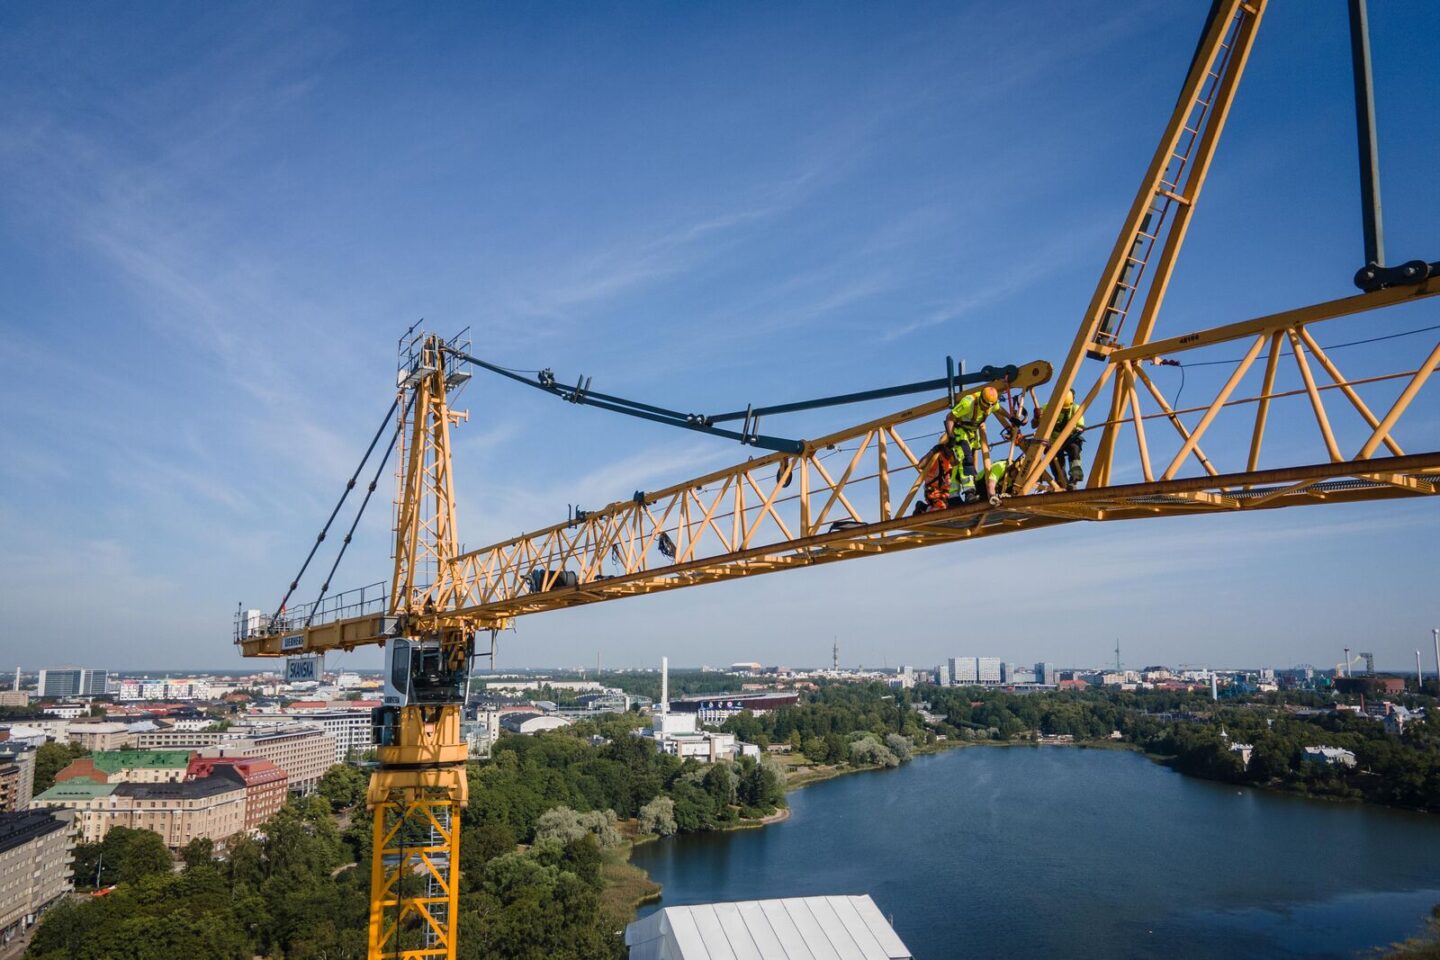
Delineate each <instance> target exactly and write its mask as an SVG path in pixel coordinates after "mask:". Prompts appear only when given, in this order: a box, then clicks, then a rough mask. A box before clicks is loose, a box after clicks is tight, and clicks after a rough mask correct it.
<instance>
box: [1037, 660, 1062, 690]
mask: <svg viewBox="0 0 1440 960" xmlns="http://www.w3.org/2000/svg"><path fill="white" fill-rule="evenodd" d="M1035 682H1036V683H1043V684H1045V686H1047V687H1053V686H1055V684H1057V683H1059V682H1060V676H1059V673H1058V671H1056V669H1055V664H1053V663H1049V662H1046V661H1041V662H1039V663H1037V664H1035Z"/></svg>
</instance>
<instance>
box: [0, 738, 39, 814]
mask: <svg viewBox="0 0 1440 960" xmlns="http://www.w3.org/2000/svg"><path fill="white" fill-rule="evenodd" d="M34 793H35V750H34V748H33V747H31V746H30V744H28V743H24V742H19V743H14V744H10V743H6V744H0V811H15V810H24V809H25V808H26V807H27V806H29V805H30V797H31V796H32V795H33V794H34Z"/></svg>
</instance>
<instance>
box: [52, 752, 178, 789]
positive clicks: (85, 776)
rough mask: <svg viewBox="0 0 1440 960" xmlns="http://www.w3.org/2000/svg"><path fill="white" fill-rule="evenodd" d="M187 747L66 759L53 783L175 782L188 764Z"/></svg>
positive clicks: (99, 754) (97, 754)
mask: <svg viewBox="0 0 1440 960" xmlns="http://www.w3.org/2000/svg"><path fill="white" fill-rule="evenodd" d="M190 756H191V754H190V751H188V750H111V751H106V752H103V753H95V754H91V755H90V756H88V757H79V758H77V759H75V760H72V761H70V763H69V765H67V766H66V767H65V768H64V769H63V770H61V771H60V772H59V773H57V774H55V782H56V783H65V782H66V781H69V780H89V781H91V782H93V783H178V782H180V781H181V780H184V779H185V775H186V771H187V768H188V767H189V764H190Z"/></svg>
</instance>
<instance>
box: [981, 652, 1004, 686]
mask: <svg viewBox="0 0 1440 960" xmlns="http://www.w3.org/2000/svg"><path fill="white" fill-rule="evenodd" d="M975 679H976V680H977V681H978V682H979V683H980V684H981V685H982V686H987V687H993V686H999V685H1000V683H1001V681H1002V680H1003V677H1002V675H1001V666H1000V658H999V657H976V658H975Z"/></svg>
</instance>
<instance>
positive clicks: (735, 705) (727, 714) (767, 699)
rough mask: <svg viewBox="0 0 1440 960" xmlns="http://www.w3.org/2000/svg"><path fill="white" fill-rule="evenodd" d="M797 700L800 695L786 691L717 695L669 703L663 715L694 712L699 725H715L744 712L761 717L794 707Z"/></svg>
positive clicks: (687, 698) (688, 698)
mask: <svg viewBox="0 0 1440 960" xmlns="http://www.w3.org/2000/svg"><path fill="white" fill-rule="evenodd" d="M799 700H800V695H799V694H797V693H787V692H775V691H767V692H764V693H718V694H709V695H707V696H701V697H685V698H682V699H680V700H674V701H671V702H670V703H669V704H667V705H666V712H667V713H693V714H696V715H697V716H699V718H700V722H701V723H710V724H718V723H724V722H725V721H726V720H729V719H730V718H731V717H733V716H735V715H736V714H739V713H744V712H746V711H749V712H750V713H753V714H754V715H755V716H757V717H763V716H764V715H765V714H767V713H769V712H770V711H771V710H779V709H780V708H781V707H793V706H795V704H796V703H797V702H799Z"/></svg>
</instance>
